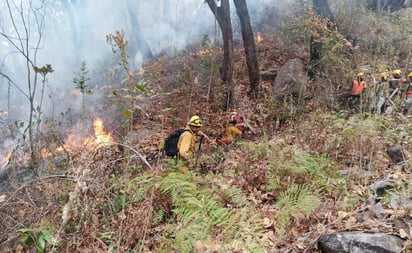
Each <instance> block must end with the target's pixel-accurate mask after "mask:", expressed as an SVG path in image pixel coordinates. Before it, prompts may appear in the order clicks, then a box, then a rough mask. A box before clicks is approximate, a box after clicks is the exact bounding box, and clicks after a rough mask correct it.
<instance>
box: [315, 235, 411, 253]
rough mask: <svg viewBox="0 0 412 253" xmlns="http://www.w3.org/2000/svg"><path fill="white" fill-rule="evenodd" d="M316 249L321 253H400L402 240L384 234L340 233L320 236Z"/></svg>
mask: <svg viewBox="0 0 412 253" xmlns="http://www.w3.org/2000/svg"><path fill="white" fill-rule="evenodd" d="M318 247H319V249H320V250H321V251H322V252H323V253H392V252H393V253H395V252H401V250H402V248H403V240H402V239H401V238H399V237H397V236H394V235H388V234H384V233H366V232H341V233H335V234H326V235H324V236H322V237H321V238H320V239H319V241H318Z"/></svg>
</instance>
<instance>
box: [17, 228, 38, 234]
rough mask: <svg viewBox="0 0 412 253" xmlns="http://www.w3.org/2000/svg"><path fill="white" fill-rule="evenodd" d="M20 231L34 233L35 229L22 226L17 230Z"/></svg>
mask: <svg viewBox="0 0 412 253" xmlns="http://www.w3.org/2000/svg"><path fill="white" fill-rule="evenodd" d="M16 231H17V232H18V233H32V232H34V229H32V228H20V229H17V230H16Z"/></svg>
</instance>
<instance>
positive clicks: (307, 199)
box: [275, 184, 320, 237]
mask: <svg viewBox="0 0 412 253" xmlns="http://www.w3.org/2000/svg"><path fill="white" fill-rule="evenodd" d="M319 203H320V199H319V197H318V196H317V195H316V194H314V193H313V192H312V190H311V188H310V187H309V186H307V185H296V184H295V185H292V186H291V187H289V188H288V189H287V190H286V191H285V192H283V193H282V194H281V195H280V198H279V200H278V201H277V202H276V204H275V208H276V209H278V215H277V223H276V224H277V225H276V228H277V230H276V231H277V233H278V235H279V236H281V237H282V236H283V235H284V233H285V231H286V228H287V226H288V225H289V223H290V222H291V220H292V218H295V219H298V217H299V213H301V212H303V213H304V214H305V215H306V217H308V216H309V214H310V213H311V212H312V211H313V210H314V209H316V207H317V206H318V205H319Z"/></svg>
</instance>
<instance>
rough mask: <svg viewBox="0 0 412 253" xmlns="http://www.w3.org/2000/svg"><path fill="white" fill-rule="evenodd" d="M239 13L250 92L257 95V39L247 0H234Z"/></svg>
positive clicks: (258, 79) (258, 76) (258, 78)
mask: <svg viewBox="0 0 412 253" xmlns="http://www.w3.org/2000/svg"><path fill="white" fill-rule="evenodd" d="M234 3H235V6H236V10H237V15H238V16H239V19H240V25H241V27H242V38H243V46H244V48H245V54H246V64H247V68H248V72H249V82H250V94H251V95H252V96H253V97H255V96H256V95H257V94H258V93H259V84H260V75H259V62H258V59H257V52H256V45H255V39H254V36H253V30H252V26H251V24H250V18H249V12H248V9H247V4H246V1H245V0H234Z"/></svg>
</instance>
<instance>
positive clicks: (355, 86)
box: [352, 79, 366, 96]
mask: <svg viewBox="0 0 412 253" xmlns="http://www.w3.org/2000/svg"><path fill="white" fill-rule="evenodd" d="M365 87H366V83H365V81H360V82H359V81H358V80H357V79H355V80H353V83H352V96H359V95H360V94H361V93H362V91H363V89H365Z"/></svg>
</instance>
